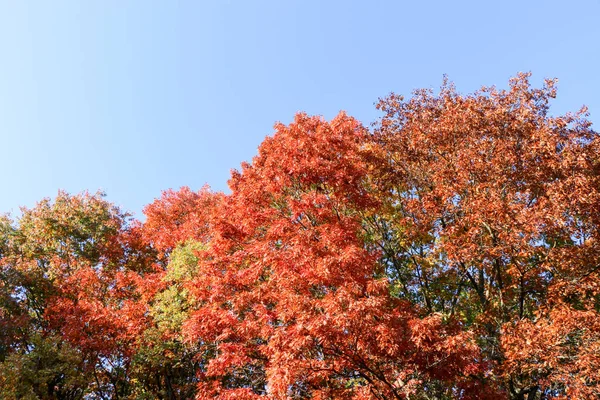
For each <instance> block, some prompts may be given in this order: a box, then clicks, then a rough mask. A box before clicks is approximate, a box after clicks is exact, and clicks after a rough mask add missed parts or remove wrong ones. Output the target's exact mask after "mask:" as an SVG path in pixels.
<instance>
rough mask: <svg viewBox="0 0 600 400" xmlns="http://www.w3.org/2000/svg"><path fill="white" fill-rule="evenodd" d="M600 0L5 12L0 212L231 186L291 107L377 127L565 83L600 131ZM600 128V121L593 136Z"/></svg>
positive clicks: (567, 104)
mask: <svg viewBox="0 0 600 400" xmlns="http://www.w3.org/2000/svg"><path fill="white" fill-rule="evenodd" d="M599 18H600V0H589V1H577V0H572V1H569V2H566V1H564V0H563V1H506V0H503V1H496V2H487V1H481V0H479V1H472V2H466V1H377V0H372V1H360V2H359V1H348V0H346V1H325V0H321V1H307V0H303V1H300V0H298V1H292V0H289V1H281V0H278V1H276V0H273V1H249V0H239V1H224V0H219V1H217V0H212V1H199V0H196V1H187V2H183V1H181V2H177V1H173V0H171V1H150V0H142V1H133V0H119V1H107V0H104V1H94V0H86V1H81V0H76V1H75V0H74V1H61V0H53V1H41V0H40V1H26V0H12V1H9V0H0V169H1V178H0V213H2V212H12V213H13V215H15V214H18V213H19V206H27V207H31V206H33V205H34V204H35V203H36V202H37V201H39V200H40V199H42V198H44V197H54V196H55V195H56V193H57V191H58V190H59V189H64V190H67V191H69V192H72V193H76V192H80V191H83V190H89V191H92V192H93V191H96V190H98V189H101V190H103V191H105V192H106V193H107V194H108V199H109V200H110V201H112V202H114V203H116V204H117V205H119V206H121V207H122V208H124V209H126V210H130V211H132V212H134V214H135V215H136V216H137V217H140V214H141V210H142V208H143V206H144V205H145V204H148V203H150V202H152V201H153V199H154V198H156V197H159V196H160V193H161V190H164V189H168V188H175V189H176V188H179V187H180V186H184V185H186V186H189V187H191V188H192V189H199V188H200V187H201V186H203V185H204V184H209V185H210V186H211V187H212V188H213V189H215V190H227V180H228V178H229V174H230V170H231V169H233V168H238V166H239V165H240V163H241V162H242V161H244V160H250V159H251V158H252V157H253V156H254V155H255V154H256V149H257V146H258V145H259V144H260V142H261V141H262V140H263V139H264V137H265V136H266V135H270V134H271V133H272V127H273V124H274V122H276V121H282V122H289V121H291V120H292V119H293V116H294V114H295V113H296V112H297V111H306V112H308V113H310V114H319V115H323V116H325V117H326V118H327V119H330V118H332V117H333V116H335V115H336V114H337V112H338V111H339V110H346V111H347V112H348V113H349V114H351V115H353V116H355V117H356V118H358V119H360V120H361V121H363V122H364V123H365V124H369V123H371V122H372V121H374V120H375V119H376V118H377V117H378V113H377V111H376V110H375V108H374V103H375V102H376V101H377V99H378V98H379V97H383V96H385V95H386V94H388V93H389V92H391V91H393V92H396V93H400V94H404V95H410V92H411V91H412V90H413V89H416V88H422V87H426V88H439V86H440V84H441V82H442V76H443V74H448V76H449V78H450V79H451V80H452V81H454V82H455V84H456V86H457V88H458V90H459V91H461V92H464V93H466V92H471V91H473V90H476V89H477V88H479V87H480V86H481V85H497V86H498V87H502V88H504V87H506V86H507V81H508V79H509V78H510V77H511V76H513V75H515V74H516V73H517V72H518V71H531V72H532V73H533V78H532V81H533V83H534V84H535V85H540V84H541V82H542V80H543V78H545V77H557V78H558V79H559V85H558V89H559V92H558V98H557V99H556V100H555V102H554V106H553V108H552V110H551V111H552V113H554V114H559V113H564V112H566V111H575V110H577V109H579V108H580V107H581V106H582V105H583V104H586V105H587V106H588V107H589V110H590V113H591V116H590V119H591V120H592V121H600V120H599V118H600V99H599V93H600V73H599V71H600V69H599V66H598V65H599V63H600V23H598V20H599ZM595 129H596V130H598V127H597V126H595Z"/></svg>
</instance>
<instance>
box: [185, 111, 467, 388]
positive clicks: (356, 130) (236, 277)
mask: <svg viewBox="0 0 600 400" xmlns="http://www.w3.org/2000/svg"><path fill="white" fill-rule="evenodd" d="M370 140H371V138H370V135H369V133H368V131H367V130H366V129H365V128H364V127H362V126H361V125H360V124H359V123H358V122H357V121H356V120H354V119H353V118H351V117H348V116H346V115H345V114H343V113H342V114H340V115H339V116H338V117H336V118H335V119H334V120H332V121H331V122H326V121H324V120H323V119H321V118H318V117H309V116H307V115H304V114H299V115H297V116H296V118H295V120H294V122H292V123H291V124H290V125H288V126H286V125H283V124H278V125H277V126H276V132H275V134H274V135H273V137H270V138H267V139H266V140H265V141H264V143H263V144H262V145H261V146H260V148H259V154H258V156H257V157H255V158H254V160H253V162H252V164H244V165H243V167H242V170H241V171H240V172H236V173H234V175H233V177H232V179H231V181H230V187H231V191H232V193H231V195H230V196H228V198H227V199H226V200H225V202H224V204H223V207H222V208H221V209H220V214H219V215H220V218H219V219H218V220H217V221H216V223H214V229H213V230H212V231H211V234H210V238H211V240H210V242H209V243H208V246H207V248H206V250H205V251H202V252H200V253H199V254H198V256H199V258H200V260H199V264H198V272H197V275H196V277H195V279H193V281H192V283H191V286H190V291H191V293H192V294H193V296H194V299H195V301H197V302H198V304H199V308H198V309H197V310H196V311H194V312H193V313H192V314H191V318H190V320H189V321H188V322H187V323H186V324H185V329H186V331H187V335H188V337H189V340H190V341H195V342H197V343H200V344H202V345H203V346H204V347H205V349H206V350H205V351H206V352H210V353H212V354H213V355H214V356H213V358H212V359H211V360H210V362H209V363H208V364H207V365H206V367H205V368H203V369H202V381H201V382H200V386H199V392H198V396H199V398H223V399H229V398H248V399H251V398H261V397H269V398H323V399H325V398H373V399H383V398H398V399H401V398H407V397H408V396H409V395H411V394H415V393H419V392H421V393H422V392H423V390H422V387H423V385H435V384H438V383H440V382H446V383H447V384H448V385H449V386H452V387H453V388H457V390H461V389H460V388H461V387H462V386H461V385H462V378H461V376H462V375H469V374H470V373H472V372H475V371H477V369H478V367H479V366H478V365H477V363H476V357H477V348H476V346H475V344H474V342H472V341H471V336H470V333H469V332H465V331H463V330H461V328H460V325H459V324H457V323H455V322H454V321H444V320H443V318H442V317H441V315H439V314H435V315H434V314H431V315H426V316H422V317H421V316H419V315H418V310H417V309H415V307H413V305H412V304H411V303H410V301H407V300H406V299H400V298H397V297H394V296H391V295H390V290H389V281H388V279H387V277H386V274H385V270H384V269H383V268H382V265H381V264H380V263H379V262H378V259H379V257H380V252H379V251H378V250H377V249H374V248H372V246H368V245H367V244H368V243H367V242H366V241H365V239H366V238H365V230H364V228H363V220H364V219H365V218H367V217H368V216H370V215H372V214H373V213H375V212H377V210H378V209H379V207H380V206H381V203H380V200H379V199H377V198H376V197H374V196H373V195H372V194H371V190H372V188H371V185H370V182H369V175H370V165H369V164H368V163H367V159H368V157H369V151H367V150H368V149H367V147H368V146H367V144H368V143H369V142H370Z"/></svg>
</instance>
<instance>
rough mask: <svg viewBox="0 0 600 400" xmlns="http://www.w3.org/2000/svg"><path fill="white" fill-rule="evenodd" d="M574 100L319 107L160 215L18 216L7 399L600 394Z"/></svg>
mask: <svg viewBox="0 0 600 400" xmlns="http://www.w3.org/2000/svg"><path fill="white" fill-rule="evenodd" d="M555 83H556V82H555V81H554V80H547V81H546V82H545V84H544V86H543V87H541V88H533V87H531V85H530V83H529V74H519V75H518V76H516V77H515V78H513V79H512V80H511V81H510V82H509V88H508V89H506V90H500V89H497V88H493V87H492V88H482V89H481V90H480V91H477V92H475V93H472V94H467V95H464V94H461V93H459V92H458V91H457V90H456V89H455V88H454V86H453V85H452V84H451V83H449V82H447V81H445V82H444V84H443V86H442V88H441V90H440V91H439V92H438V93H434V92H433V91H430V90H418V91H415V92H414V93H413V95H412V96H411V97H410V98H408V99H404V98H403V97H402V96H400V95H396V94H390V95H389V96H387V97H385V98H382V99H380V101H379V102H378V103H377V108H378V109H379V110H380V112H381V117H380V119H379V120H378V121H376V122H375V123H374V124H373V125H372V128H369V127H366V126H364V125H362V124H361V123H360V122H359V121H357V120H356V119H354V118H352V117H351V116H348V115H347V114H345V113H343V112H342V113H340V114H339V115H338V116H336V117H335V118H334V119H332V120H331V121H326V120H325V119H323V118H322V117H318V116H309V115H306V114H303V113H299V114H297V115H296V116H295V118H294V120H293V122H291V123H290V124H287V125H286V124H281V123H279V124H276V125H275V128H274V133H273V135H272V136H269V137H267V138H266V139H265V140H264V142H263V143H262V144H261V145H260V147H259V149H258V154H257V156H256V157H254V158H253V160H252V161H251V162H249V163H244V164H242V167H241V169H240V170H239V171H233V173H232V177H231V180H230V181H229V186H230V189H231V190H230V193H228V194H225V193H218V192H213V191H211V190H210V189H209V188H207V187H205V188H202V189H201V190H200V191H198V192H194V191H192V190H190V189H188V188H181V189H180V190H178V191H173V190H168V191H165V192H164V193H163V194H162V196H161V197H160V198H158V199H156V200H154V201H153V202H152V203H150V204H149V205H148V206H146V208H145V209H144V214H145V220H144V221H137V220H134V219H133V218H131V217H130V216H129V215H128V214H127V213H126V212H124V211H122V210H120V209H119V208H117V207H116V206H114V205H113V204H111V203H110V202H108V201H107V200H106V199H105V197H104V195H103V194H102V193H96V194H89V193H84V194H79V195H70V194H67V193H65V192H59V194H58V196H57V197H56V198H55V199H53V200H50V199H45V200H42V201H41V202H40V203H38V204H37V205H36V206H35V207H33V208H32V209H23V210H22V215H21V216H20V217H19V218H18V219H16V220H12V219H11V218H9V217H8V216H5V217H2V218H1V219H0V397H1V398H3V399H73V400H76V399H106V400H108V399H169V400H171V399H191V398H198V399H213V398H215V399H262V398H268V399H504V398H506V399H515V400H516V399H522V400H542V399H567V398H569V399H576V398H577V399H590V398H596V397H600V137H599V135H598V133H597V132H595V131H594V130H592V128H591V123H590V122H589V121H588V120H587V119H586V117H587V110H585V108H584V109H582V110H580V111H579V112H576V113H569V114H566V115H560V116H555V115H552V114H550V112H549V105H550V101H551V100H552V99H553V98H554V97H555V96H556V90H555Z"/></svg>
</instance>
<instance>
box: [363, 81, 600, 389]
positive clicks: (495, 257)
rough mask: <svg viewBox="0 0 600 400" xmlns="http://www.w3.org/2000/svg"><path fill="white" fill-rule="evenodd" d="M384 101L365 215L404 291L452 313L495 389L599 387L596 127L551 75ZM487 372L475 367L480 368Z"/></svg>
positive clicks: (430, 309)
mask: <svg viewBox="0 0 600 400" xmlns="http://www.w3.org/2000/svg"><path fill="white" fill-rule="evenodd" d="M528 78H529V75H528V74H520V75H519V76H517V77H516V78H514V79H512V80H511V82H510V89H509V90H507V91H504V90H501V91H500V90H496V89H494V88H484V89H482V90H481V91H479V92H477V93H475V94H472V95H466V96H464V95H460V94H458V93H457V92H456V91H455V89H454V87H453V86H452V85H450V84H447V83H445V84H444V86H443V87H442V91H441V93H440V94H439V95H437V96H436V95H433V93H431V92H429V91H424V90H422V91H417V92H416V93H415V96H414V97H413V98H411V99H410V100H408V101H404V100H403V99H402V97H400V96H397V95H394V94H392V95H390V96H389V97H387V98H386V99H383V100H381V101H380V103H379V104H378V108H379V109H380V110H382V111H383V114H384V115H383V117H382V118H381V120H380V122H379V123H378V125H377V129H376V131H375V136H374V137H375V141H376V143H377V144H376V145H375V147H374V148H375V149H376V153H377V157H376V158H375V160H376V162H375V165H374V167H373V171H375V173H374V175H373V178H374V183H375V185H376V186H377V187H378V190H379V193H380V198H382V202H383V204H384V206H383V207H382V210H386V211H385V213H383V214H379V215H377V218H373V219H372V220H370V224H369V226H370V227H371V231H373V232H374V233H375V234H377V235H378V237H379V241H380V246H381V248H382V251H383V255H384V261H385V264H386V265H387V266H388V267H389V275H390V276H391V277H393V280H392V282H393V285H394V286H395V287H396V288H397V289H396V290H397V292H398V295H399V296H400V297H404V298H410V299H413V301H415V302H417V303H419V304H421V305H422V306H423V310H424V312H425V314H430V313H436V312H441V313H443V314H444V315H449V316H455V317H459V318H460V319H461V320H462V322H463V324H464V326H465V329H466V330H468V331H469V332H472V333H473V334H474V335H476V336H477V337H478V342H479V344H480V348H481V350H482V352H483V355H484V357H485V360H486V362H488V363H489V369H488V370H487V371H486V375H487V376H490V377H492V378H491V379H485V381H487V382H488V384H490V385H493V386H495V387H496V388H497V390H498V393H499V394H498V396H507V397H510V398H514V399H524V398H527V399H537V398H544V399H545V398H550V397H555V398H564V397H569V398H592V397H596V396H598V395H600V386H599V384H600V381H599V380H598V377H599V376H598V370H599V367H600V359H598V357H597V354H598V352H597V351H598V350H597V349H598V348H597V346H598V343H599V342H598V339H599V338H600V336H598V334H599V333H600V331H599V330H598V323H599V322H600V319H599V314H598V310H599V308H598V306H599V303H598V300H599V297H598V278H599V275H598V269H599V265H600V258H599V257H600V251H599V250H600V248H599V247H598V246H599V243H600V242H599V241H598V239H600V238H599V236H598V235H599V233H600V231H599V229H598V227H599V225H598V222H599V219H598V215H599V214H598V210H600V196H599V189H600V185H599V184H600V180H599V177H600V175H599V173H600V157H599V156H598V154H600V153H599V152H598V149H599V143H600V141H599V138H598V134H597V133H596V132H594V131H592V130H591V129H590V123H589V122H588V121H587V120H585V118H584V117H585V115H586V114H585V113H586V111H585V109H583V110H582V111H580V112H579V113H577V114H567V115H564V116H556V117H552V116H550V115H549V114H548V106H549V101H550V100H551V99H552V98H554V96H555V94H556V92H555V89H554V86H555V81H553V80H547V81H546V84H545V86H544V87H543V88H542V89H532V88H531V87H530V85H529V82H528ZM481 379H483V377H482V378H481Z"/></svg>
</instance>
